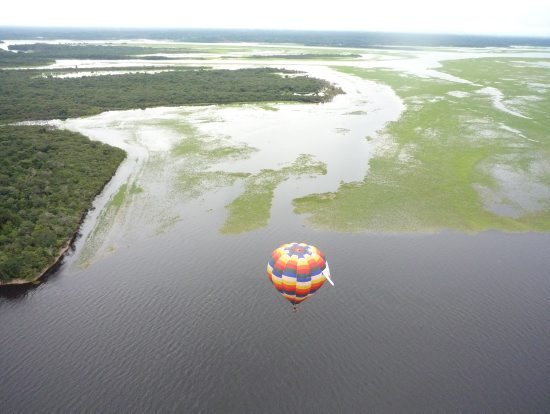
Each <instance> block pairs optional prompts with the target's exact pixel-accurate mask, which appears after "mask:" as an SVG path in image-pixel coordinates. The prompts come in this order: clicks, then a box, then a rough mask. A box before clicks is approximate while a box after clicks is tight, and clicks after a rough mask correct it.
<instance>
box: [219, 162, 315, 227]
mask: <svg viewBox="0 0 550 414" xmlns="http://www.w3.org/2000/svg"><path fill="white" fill-rule="evenodd" d="M324 174H326V166H325V165H324V164H323V163H321V162H317V161H315V160H314V159H313V158H312V157H311V156H310V155H306V154H302V155H300V156H299V157H298V158H297V159H296V161H294V163H292V164H291V165H289V166H286V167H283V168H281V169H279V170H271V169H266V170H262V171H261V172H259V173H258V174H255V175H251V176H250V177H248V178H247V179H246V181H245V190H244V192H243V194H241V195H240V196H239V197H237V198H236V199H235V200H233V201H232V202H231V203H230V204H229V205H227V209H228V217H227V219H226V221H225V223H224V225H223V227H222V229H221V231H222V233H243V232H246V231H251V230H255V229H258V228H261V227H264V226H266V225H267V224H268V222H269V217H270V211H271V204H272V201H273V194H274V192H275V189H276V188H277V186H278V185H279V184H281V183H282V182H283V181H286V180H288V179H289V178H291V177H300V176H312V175H324Z"/></svg>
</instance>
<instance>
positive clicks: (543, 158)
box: [293, 59, 550, 232]
mask: <svg viewBox="0 0 550 414" xmlns="http://www.w3.org/2000/svg"><path fill="white" fill-rule="evenodd" d="M339 70H341V71H342V72H345V73H349V74H353V75H357V76H360V77H363V78H365V79H369V80H373V81H377V82H380V83H384V84H386V85H389V86H390V87H392V88H393V89H394V90H395V91H396V93H397V94H398V95H399V96H400V97H401V98H402V99H403V101H404V103H405V104H406V108H407V109H406V110H405V112H404V113H403V114H402V116H401V118H400V119H399V120H397V121H395V122H392V123H390V124H388V125H387V126H386V128H385V129H384V130H383V131H381V134H380V136H379V137H377V138H376V139H375V144H376V141H378V143H379V144H380V148H383V149H381V150H379V152H378V154H377V156H375V157H374V158H372V159H371V161H370V164H369V171H368V173H367V175H366V177H365V179H364V180H363V181H362V182H359V183H352V184H343V185H342V186H341V187H340V188H339V189H338V190H337V191H336V192H334V193H326V194H313V195H310V196H307V197H303V198H300V199H296V200H294V202H293V203H294V207H295V212H296V213H299V214H306V215H307V220H308V221H309V222H310V223H311V224H313V225H314V226H316V227H322V228H328V229H332V230H337V231H350V232H353V231H382V232H384V231H390V232H415V231H422V232H432V231H439V230H442V229H448V228H452V229H457V230H460V231H465V232H479V231H483V230H487V229H497V230H501V231H510V232H522V231H549V230H550V190H549V187H548V178H549V176H550V168H549V167H548V165H550V164H549V162H548V160H549V158H550V135H548V131H549V130H550V118H548V117H547V115H546V110H545V109H544V108H548V107H550V101H549V100H550V89H549V88H548V87H542V86H541V85H548V84H549V83H550V76H549V75H548V71H547V69H546V73H545V72H544V69H543V68H539V67H536V66H535V65H527V64H524V65H519V66H518V64H517V62H514V61H513V60H503V59H498V60H495V59H472V60H457V61H450V62H444V63H443V67H442V68H441V69H440V71H444V72H447V73H449V74H452V75H454V76H458V77H460V78H462V79H465V80H466V81H470V82H471V83H456V82H450V81H445V80H440V79H432V78H421V77H416V76H413V75H407V76H402V74H400V73H399V72H396V71H392V70H381V69H359V68H340V69H339ZM486 88H493V89H489V92H490V93H487V89H486ZM496 89H498V90H497V91H496Z"/></svg>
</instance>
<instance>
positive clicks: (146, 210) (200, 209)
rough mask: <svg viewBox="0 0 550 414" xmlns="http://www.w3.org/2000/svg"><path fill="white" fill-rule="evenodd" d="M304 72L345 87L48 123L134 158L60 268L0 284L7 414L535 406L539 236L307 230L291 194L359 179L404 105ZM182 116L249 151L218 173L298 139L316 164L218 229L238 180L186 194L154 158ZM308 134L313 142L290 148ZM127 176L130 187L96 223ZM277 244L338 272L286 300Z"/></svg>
mask: <svg viewBox="0 0 550 414" xmlns="http://www.w3.org/2000/svg"><path fill="white" fill-rule="evenodd" d="M302 69H304V70H308V71H310V72H311V73H313V74H315V75H317V76H323V77H325V78H328V79H330V80H332V81H334V82H336V83H338V84H340V85H341V86H342V87H343V88H344V89H345V90H346V92H348V93H347V94H346V95H343V96H340V97H337V98H336V99H335V100H334V101H333V102H331V103H329V104H325V105H285V104H276V105H275V106H276V109H278V110H277V111H269V110H265V109H261V108H259V107H257V106H254V105H245V106H242V107H230V106H226V107H217V106H209V107H188V108H156V109H147V110H143V111H141V110H138V111H123V112H108V113H104V114H101V115H98V116H96V117H90V118H85V119H75V120H67V121H64V122H63V123H60V125H61V126H63V127H65V128H68V129H71V130H74V131H79V132H82V133H84V134H86V135H88V136H90V137H92V138H95V139H100V140H102V141H105V142H109V143H111V144H113V145H117V146H121V147H123V148H125V149H126V150H127V151H128V152H129V157H128V159H127V161H125V163H124V164H123V165H122V167H121V169H120V171H119V173H118V174H117V176H116V177H115V179H114V181H113V182H111V183H110V184H109V186H107V188H106V189H105V192H104V193H103V194H102V195H101V196H100V197H99V198H98V199H97V200H96V210H94V211H93V212H92V213H91V215H90V216H89V218H88V219H87V220H86V222H85V224H84V226H83V228H82V237H81V238H80V239H79V240H78V242H77V243H76V245H75V249H74V250H73V252H72V253H71V255H69V256H68V257H67V258H66V260H65V262H64V264H63V265H62V266H61V267H60V268H59V269H58V270H57V271H56V272H54V273H53V274H51V275H49V276H48V277H47V278H46V279H45V280H44V281H43V282H42V283H41V284H39V285H37V286H32V287H8V288H6V289H4V288H3V289H2V290H1V291H0V350H1V353H0V372H1V373H2V374H1V376H0V401H1V402H2V405H1V406H2V411H3V412H34V413H37V412H87V411H91V412H102V413H111V412H112V413H115V412H117V413H118V412H152V411H155V412H235V413H237V412H238V413H242V412H282V411H287V412H315V413H321V412H323V413H324V412H326V413H334V412H366V411H369V412H380V411H383V412H403V411H408V412H410V411H414V412H427V411H447V412H448V411H450V412H458V411H465V412H480V411H491V412H543V411H545V410H547V409H548V406H549V404H550V399H549V394H548V378H549V375H550V329H548V314H549V310H550V307H549V298H550V270H549V269H550V259H549V258H550V234H548V233H524V234H506V233H501V232H497V231H489V232H482V233H479V234H475V235H469V234H464V233H458V232H453V231H444V232H441V233H436V234H376V233H358V234H345V233H336V232H329V231H321V230H315V229H312V228H310V227H309V226H307V225H305V223H304V217H301V216H295V215H294V214H293V213H292V209H291V204H290V202H291V200H292V198H295V197H296V196H301V195H306V194H308V193H310V192H317V191H334V189H335V188H337V186H338V185H339V183H340V182H341V181H343V182H353V181H355V180H360V179H361V178H362V177H363V176H364V174H366V173H368V162H367V161H368V159H369V157H371V156H373V155H374V154H375V153H376V151H380V150H383V147H384V145H385V141H384V137H383V136H379V135H378V134H377V131H379V130H380V128H382V126H383V125H384V124H386V123H387V122H391V121H392V120H394V119H396V118H398V117H399V116H400V114H401V111H402V110H403V107H402V103H401V102H400V101H399V99H398V98H397V96H396V95H395V94H393V92H392V91H391V89H389V88H387V89H385V88H383V87H381V86H380V85H376V84H373V83H370V82H367V81H359V80H358V79H356V78H354V77H352V76H347V75H342V74H338V73H337V72H335V71H333V70H331V69H328V68H324V67H309V66H308V67H305V66H304V67H302ZM366 97H368V99H367V98H366ZM359 107H361V108H362V109H361V111H364V113H363V112H361V113H359V112H360V111H358V108H359ZM353 112H356V113H355V114H352V113H353ZM177 119H185V122H187V123H189V124H190V125H192V126H193V127H194V128H196V129H197V131H198V132H199V133H201V134H204V135H206V136H212V137H215V138H216V139H224V140H227V142H229V143H233V144H237V143H238V144H243V145H249V146H252V147H254V148H255V150H256V151H255V152H253V153H252V154H251V155H250V157H249V158H247V159H245V160H244V161H242V160H241V161H238V162H237V161H231V160H229V161H227V160H226V161H224V162H220V163H218V164H216V165H213V166H212V170H217V169H223V170H224V171H244V172H247V173H250V174H254V173H257V172H258V171H260V170H261V169H263V168H278V167H280V166H281V165H287V164H288V163H290V162H292V161H293V160H294V158H295V155H296V154H297V153H300V152H302V151H303V152H306V153H309V154H312V155H313V156H314V157H315V159H316V160H318V161H320V162H323V163H324V164H326V166H327V174H326V175H324V176H320V177H297V178H292V179H289V180H287V181H285V182H284V183H283V184H281V185H280V186H279V187H278V188H277V190H276V192H275V198H274V204H273V208H272V211H271V218H270V220H269V224H268V226H266V227H262V228H258V229H256V230H254V231H250V232H245V233H241V234H221V233H220V232H219V229H220V227H221V226H222V225H223V223H224V220H225V219H226V216H227V210H226V208H225V206H226V205H227V204H228V203H229V202H230V201H231V200H232V199H233V198H234V197H235V195H236V194H239V193H240V192H241V191H242V185H240V184H239V183H237V184H234V185H229V186H226V187H222V188H217V189H215V190H214V191H208V192H205V193H204V194H201V195H200V196H199V197H197V198H192V199H189V198H186V197H185V195H182V194H177V193H174V191H173V186H172V185H171V183H172V181H171V180H174V176H175V173H176V172H177V171H176V168H177V166H174V165H172V164H170V163H168V162H167V161H169V158H167V157H168V155H167V154H168V152H169V149H170V148H171V146H172V145H173V144H174V142H176V141H177V139H178V138H177V134H176V133H175V132H174V130H173V129H171V128H170V127H168V126H167V125H171V124H170V123H171V122H172V121H174V120H177ZM298 119H299V120H300V122H302V123H303V130H300V129H297V128H295V125H296V122H297V120H298ZM166 121H169V122H168V123H166ZM262 127H265V128H262ZM304 130H307V131H315V132H316V133H315V134H314V136H315V138H317V140H318V142H319V143H320V144H319V145H311V144H310V143H303V142H302V143H300V142H299V137H300V135H301V134H303V133H304ZM366 136H372V137H373V139H372V140H371V141H367V140H365V137H366ZM151 137H156V138H155V139H151ZM274 137H277V138H278V137H280V138H281V140H282V141H275V142H274ZM321 143H322V144H321ZM342 143H345V145H342ZM285 148H294V149H295V150H296V151H295V152H292V153H288V152H285V151H284V149H285ZM273 154H276V157H273ZM159 159H160V161H161V162H158V161H159ZM159 165H160V167H159ZM124 183H127V184H129V185H132V184H134V183H135V184H137V185H139V186H140V187H141V188H142V189H143V193H141V194H138V197H136V198H135V199H133V200H132V202H130V203H128V204H127V205H126V207H125V208H124V209H123V210H122V211H121V212H119V213H118V214H117V215H116V216H115V217H114V218H112V220H111V221H108V222H107V224H108V225H107V226H106V230H105V231H104V232H100V233H99V234H98V233H94V231H95V230H94V229H96V228H97V226H98V223H100V222H101V214H102V213H101V212H102V211H103V210H104V208H105V206H107V205H108V200H109V198H110V197H111V196H112V195H113V194H114V193H115V192H116V191H117V190H118V189H119V188H120V186H121V185H122V184H124ZM162 216H164V217H173V218H174V219H173V220H172V221H171V222H170V223H168V224H166V223H164V224H163V222H162V220H160V221H159V217H162ZM94 234H95V235H94ZM290 241H306V242H309V243H312V244H315V245H317V246H319V247H320V248H321V249H322V250H323V251H325V253H326V254H327V258H328V261H329V262H330V266H331V271H332V274H333V277H334V282H335V285H336V286H335V287H331V286H329V285H325V286H324V287H323V288H322V289H321V290H320V291H319V292H317V294H316V295H315V296H314V297H313V298H311V299H309V300H308V301H306V302H305V303H304V304H303V305H301V306H300V310H299V311H298V312H296V313H293V312H291V306H290V305H289V304H288V303H287V302H286V301H285V300H284V299H283V298H282V297H281V296H280V295H279V294H278V292H276V291H275V289H274V288H273V287H272V286H271V284H270V283H269V281H268V280H267V276H266V274H265V267H266V262H267V259H268V257H269V255H270V253H271V251H272V250H273V249H274V248H275V247H277V246H278V245H280V244H282V243H283V242H290ZM94 243H95V244H94ZM90 246H91V247H90ZM87 249H88V250H87ZM84 252H88V253H87V255H86V260H82V256H83V255H84Z"/></svg>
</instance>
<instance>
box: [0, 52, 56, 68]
mask: <svg viewBox="0 0 550 414" xmlns="http://www.w3.org/2000/svg"><path fill="white" fill-rule="evenodd" d="M54 62H55V59H50V58H43V57H40V56H33V55H32V54H26V53H13V52H7V51H5V50H4V49H0V68H2V67H8V68H9V67H21V66H23V67H24V66H45V65H50V64H52V63H54Z"/></svg>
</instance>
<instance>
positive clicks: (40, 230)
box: [0, 126, 125, 283]
mask: <svg viewBox="0 0 550 414" xmlns="http://www.w3.org/2000/svg"><path fill="white" fill-rule="evenodd" d="M0 153H1V154H2V162H0V283H2V282H6V281H9V280H10V279H28V278H33V277H36V276H37V275H38V274H40V272H42V271H43V270H44V269H45V268H47V267H48V266H49V265H51V264H52V262H53V261H54V259H55V258H56V257H57V256H58V255H59V252H60V250H61V249H62V248H63V247H64V246H65V245H66V244H67V243H68V241H69V240H70V239H71V238H72V236H73V234H74V232H75V231H76V229H78V227H79V223H80V220H81V218H82V215H83V214H84V213H85V212H86V211H87V209H88V208H89V207H90V205H91V203H92V201H93V199H94V198H95V196H96V195H97V194H98V193H99V192H100V191H101V189H102V187H103V186H104V185H105V183H106V182H107V181H108V180H109V179H110V178H111V176H112V175H113V174H114V172H115V171H116V169H117V167H118V165H119V164H120V162H121V161H122V160H123V159H124V158H125V153H124V151H122V150H121V149H118V148H113V147H111V146H109V145H106V144H102V143H100V142H95V141H90V140H89V139H88V138H86V137H84V136H82V135H80V134H76V133H72V132H68V131H63V130H57V129H49V128H45V127H38V126H1V127H0Z"/></svg>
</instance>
